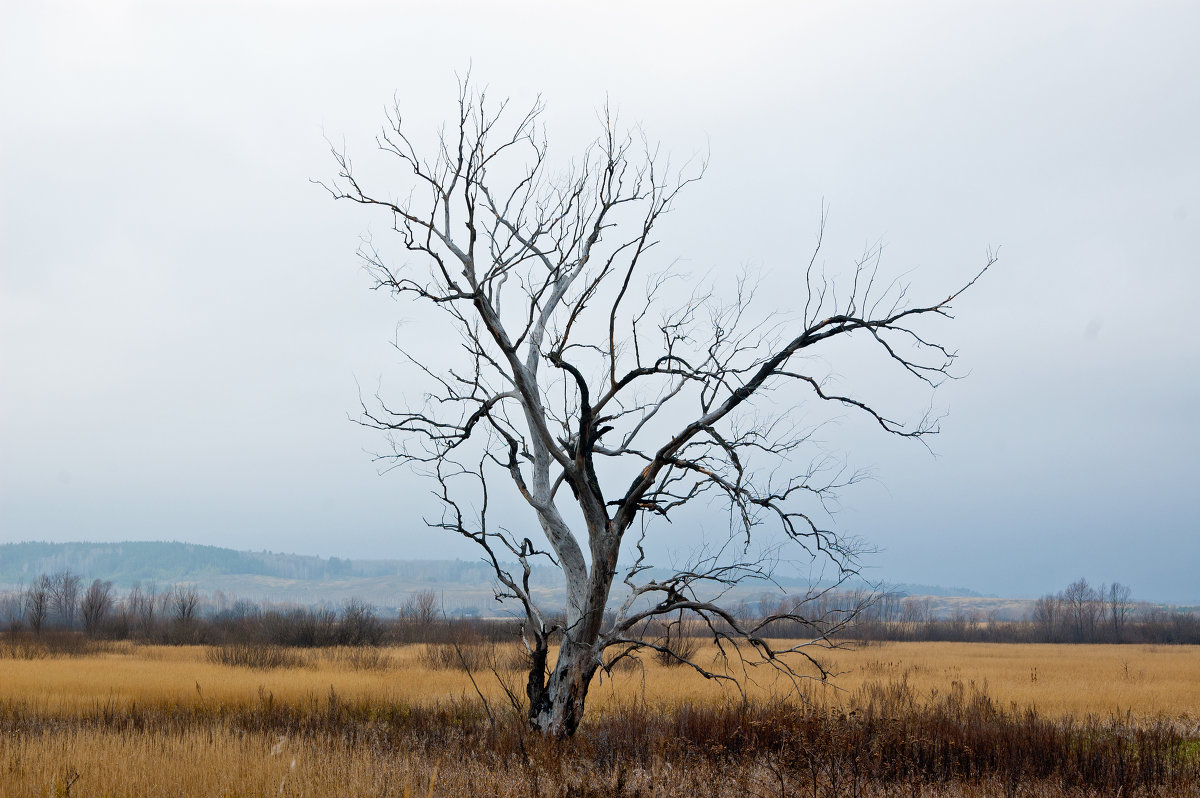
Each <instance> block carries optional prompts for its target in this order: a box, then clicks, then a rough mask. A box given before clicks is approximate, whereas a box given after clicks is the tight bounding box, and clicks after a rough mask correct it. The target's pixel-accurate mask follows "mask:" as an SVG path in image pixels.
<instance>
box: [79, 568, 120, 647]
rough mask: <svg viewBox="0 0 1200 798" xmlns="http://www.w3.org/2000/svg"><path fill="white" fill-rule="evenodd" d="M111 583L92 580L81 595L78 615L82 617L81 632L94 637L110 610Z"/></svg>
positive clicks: (111, 603) (111, 601)
mask: <svg viewBox="0 0 1200 798" xmlns="http://www.w3.org/2000/svg"><path fill="white" fill-rule="evenodd" d="M112 605H113V598H112V582H109V581H103V582H102V581H100V580H99V579H93V580H92V584H91V585H90V586H89V587H88V589H87V590H86V591H85V592H84V594H83V601H82V603H81V604H80V607H79V609H80V614H81V615H82V616H83V631H84V632H86V633H87V634H88V635H95V634H96V633H97V632H98V631H99V630H100V627H101V625H102V624H103V623H104V619H105V618H107V617H108V613H109V611H110V610H112Z"/></svg>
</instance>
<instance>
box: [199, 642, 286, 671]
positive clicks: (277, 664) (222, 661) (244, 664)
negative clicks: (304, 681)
mask: <svg viewBox="0 0 1200 798" xmlns="http://www.w3.org/2000/svg"><path fill="white" fill-rule="evenodd" d="M208 661H209V662H212V663H214V664H216V665H228V666H230V667H235V668H256V669H258V670H272V669H274V668H301V667H304V666H305V665H307V664H308V663H307V661H306V660H305V658H304V657H301V656H300V655H299V654H297V653H296V652H294V651H291V650H289V649H286V648H282V647H281V646H268V645H261V644H254V643H235V644H233V645H229V646H216V647H214V648H211V649H209V651H208Z"/></svg>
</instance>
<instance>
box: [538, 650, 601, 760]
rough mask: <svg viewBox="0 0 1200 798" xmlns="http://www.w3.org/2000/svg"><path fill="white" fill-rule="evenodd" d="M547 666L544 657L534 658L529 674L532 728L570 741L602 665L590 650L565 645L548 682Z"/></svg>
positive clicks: (581, 718) (581, 717)
mask: <svg viewBox="0 0 1200 798" xmlns="http://www.w3.org/2000/svg"><path fill="white" fill-rule="evenodd" d="M545 663H546V657H545V654H543V655H542V656H541V657H535V658H534V664H533V668H532V670H531V671H530V673H529V683H528V685H527V686H526V693H527V695H528V696H529V726H530V727H531V728H532V729H534V730H535V731H539V732H541V733H542V734H545V735H548V736H552V737H557V738H560V739H561V738H565V737H570V736H571V735H573V734H574V733H575V730H576V729H577V728H579V722H580V721H581V720H583V707H584V702H585V701H586V699H587V692H588V687H590V686H591V683H592V677H593V676H595V675H596V669H597V668H598V667H599V661H598V660H597V658H596V654H595V652H594V649H593V648H592V647H591V646H580V645H577V644H570V643H564V645H563V648H562V650H560V651H559V654H558V661H557V662H556V663H555V665H554V671H553V673H551V674H550V678H549V680H546V676H545Z"/></svg>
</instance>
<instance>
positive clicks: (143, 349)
mask: <svg viewBox="0 0 1200 798" xmlns="http://www.w3.org/2000/svg"><path fill="white" fill-rule="evenodd" d="M434 5H435V4H427V5H425V4H422V5H418V4H408V3H394V2H389V3H382V2H380V3H356V2H343V3H337V4H332V3H330V4H317V3H302V2H300V3H298V2H286V3H284V2H278V3H268V2H239V3H228V4H220V3H194V4H179V3H123V2H118V1H117V0H110V1H109V2H105V3H98V4H85V3H77V4H58V3H36V4H18V3H6V4H4V6H3V10H2V12H0V103H2V107H3V114H4V124H3V125H2V126H0V145H2V146H0V203H2V206H0V542H10V541H19V540H53V541H67V540H94V541H103V540H123V539H137V540H155V539H167V540H184V541H189V542H197V543H208V544H215V545H221V546H230V547H235V548H243V549H245V548H249V549H263V548H266V549H272V550H276V551H286V552H297V553H307V554H320V555H322V556H329V555H336V556H342V557H345V556H350V557H389V558H453V557H461V558H473V557H475V556H476V555H475V552H474V551H473V550H472V549H471V548H470V547H469V546H466V545H464V544H462V543H460V542H458V541H455V540H451V539H450V538H448V537H444V536H440V535H438V534H434V533H431V532H429V531H427V530H425V529H424V528H423V526H422V525H421V523H420V520H419V517H420V514H421V513H422V512H426V511H428V510H430V509H431V508H432V507H433V505H432V503H431V501H430V500H429V496H428V485H426V484H424V483H422V482H421V481H420V480H419V479H416V478H414V477H412V476H410V475H408V474H407V473H404V472H393V473H391V474H389V475H387V476H383V477H380V476H377V474H376V469H377V466H376V465H375V464H373V463H372V462H371V460H370V458H369V456H368V455H367V454H366V451H369V450H373V449H378V448H381V446H382V442H381V441H380V440H379V438H378V437H377V436H376V435H375V434H373V433H370V432H368V431H366V430H363V429H360V428H358V427H356V426H354V425H353V424H352V423H351V422H350V421H348V420H347V415H348V414H349V413H351V412H353V411H354V410H355V408H356V406H357V395H358V394H357V391H358V388H357V384H358V383H361V384H362V385H363V386H364V388H365V389H367V390H368V391H369V390H373V389H374V387H375V385H376V384H377V383H379V382H380V381H382V384H383V385H384V386H385V387H390V388H392V389H394V390H402V389H403V385H404V377H405V372H404V370H403V368H402V367H401V366H400V364H399V358H398V357H397V356H396V354H395V353H394V352H393V351H392V350H391V349H390V348H389V346H388V342H389V340H390V339H391V338H392V336H393V334H394V333H396V332H397V327H396V325H397V323H398V322H402V321H403V320H404V319H405V318H406V316H407V317H408V318H409V319H410V321H409V322H408V323H407V324H402V325H401V326H400V327H399V328H398V331H399V332H398V334H399V335H400V336H401V337H405V336H420V335H421V334H422V329H421V327H422V325H421V324H420V323H418V322H417V321H415V320H413V319H412V317H411V314H408V311H407V309H406V307H405V306H404V305H402V304H399V303H396V302H394V301H392V300H390V299H389V298H388V297H386V296H384V295H382V294H378V293H373V292H371V291H370V290H368V289H369V286H370V281H369V279H368V278H367V276H366V275H365V274H364V273H363V272H362V271H361V269H360V268H359V267H358V265H357V264H356V260H355V257H354V251H355V248H356V246H357V243H358V237H359V236H360V235H361V234H363V233H367V232H371V233H373V234H375V236H376V237H377V238H378V239H379V240H380V241H381V242H382V241H385V240H386V234H387V220H386V219H383V218H380V217H379V216H375V215H372V214H370V213H367V212H365V211H363V210H362V209H359V208H356V207H352V206H350V205H349V204H348V203H334V202H333V201H331V200H330V199H329V197H328V195H327V194H326V193H325V192H323V191H322V190H321V189H320V188H318V187H316V186H313V185H311V184H310V183H309V180H310V178H328V177H331V176H332V175H333V174H334V173H335V171H336V167H335V165H334V163H333V160H332V159H331V158H330V156H329V153H328V147H327V144H326V142H325V137H326V136H328V137H329V138H330V139H331V140H333V141H335V142H337V143H338V144H339V146H340V145H341V143H342V142H343V141H344V142H345V144H346V146H347V147H348V149H349V151H350V153H351V155H352V156H353V157H354V158H355V162H356V166H357V167H358V168H359V170H360V172H362V173H363V174H364V175H365V176H367V177H368V178H374V179H375V181H376V182H375V185H376V187H380V186H384V187H385V189H386V184H385V183H384V182H383V181H384V178H385V177H386V175H387V174H389V172H388V171H387V169H386V168H385V167H384V165H381V164H380V162H379V161H377V160H376V159H375V157H374V156H373V155H372V153H371V149H372V136H373V135H374V133H375V132H376V131H377V130H378V129H379V127H380V125H381V124H382V122H383V109H384V106H385V105H387V104H389V103H390V102H391V100H392V98H393V96H395V98H396V100H397V101H398V102H399V103H400V105H401V107H402V108H403V109H405V110H406V113H407V115H408V119H410V120H411V122H412V128H411V129H413V130H414V131H417V132H419V133H422V134H424V133H432V132H434V131H435V130H436V128H437V126H438V125H439V124H440V123H441V120H443V119H444V118H445V117H446V116H447V115H448V114H450V113H451V112H452V110H453V108H452V105H453V100H454V95H455V91H456V83H455V72H456V71H459V72H461V71H463V70H465V69H467V68H471V69H472V70H473V72H474V75H475V76H476V78H477V79H478V80H479V81H481V82H483V83H486V84H489V85H490V86H491V91H492V93H493V94H494V95H511V96H512V98H513V100H514V103H516V104H517V105H518V106H526V105H527V104H529V103H530V102H532V101H533V99H534V97H535V96H536V95H537V94H539V93H540V94H541V95H542V96H543V99H544V100H545V102H546V103H547V105H548V111H547V115H546V121H547V125H548V128H549V136H550V140H551V146H552V148H553V150H552V152H553V153H554V154H556V155H558V156H560V157H563V158H566V157H569V156H570V155H571V154H572V153H573V152H574V151H577V150H578V148H579V147H580V146H581V145H583V144H584V143H586V141H587V140H588V138H589V137H590V136H591V135H593V134H594V133H595V132H596V129H597V128H596V113H597V109H598V108H600V107H601V106H602V105H603V103H604V102H605V99H606V98H608V99H609V101H610V102H611V103H612V104H613V106H615V107H617V108H619V110H620V113H621V117H622V119H624V120H625V121H626V122H628V123H629V124H634V123H640V124H641V125H642V126H643V127H644V128H645V130H646V131H647V133H648V135H649V136H650V137H651V138H652V139H654V140H658V141H661V142H662V144H663V147H664V149H665V150H667V151H670V152H671V153H673V154H674V155H675V157H676V159H677V160H679V161H682V160H686V159H687V158H689V157H692V156H695V155H697V154H700V155H704V154H705V153H707V154H708V155H709V157H710V168H709V172H708V175H707V177H706V178H705V179H704V181H703V182H701V183H700V184H698V185H697V186H695V187H694V188H693V189H692V190H690V191H688V192H686V193H685V195H684V196H683V197H682V198H681V200H680V201H679V203H678V204H677V206H676V210H675V212H674V214H673V215H672V216H671V218H670V221H669V224H666V225H664V227H663V233H662V240H663V243H662V245H661V250H660V252H659V258H660V261H659V263H660V265H661V264H662V263H665V262H667V261H669V260H670V259H673V258H675V257H678V258H680V259H681V263H682V264H683V266H684V267H685V268H687V269H689V270H692V271H694V272H695V273H696V274H698V275H727V274H733V273H735V272H736V271H737V270H739V269H750V270H753V271H757V272H759V273H761V274H762V275H763V278H762V279H763V289H762V290H763V291H764V292H767V293H766V295H765V296H766V298H767V299H769V300H770V301H769V302H767V303H766V304H767V305H768V306H778V307H782V308H785V309H786V308H790V307H794V303H795V302H798V301H800V300H801V295H800V294H799V293H797V286H798V283H797V277H798V275H799V269H800V267H801V266H802V264H804V263H806V262H807V258H808V254H809V250H810V248H811V245H812V242H813V237H814V232H815V230H816V227H817V222H818V219H819V216H820V212H821V206H822V202H826V203H828V206H829V225H828V231H827V239H826V240H827V245H828V248H827V250H826V253H825V258H824V260H825V263H826V264H827V265H828V267H829V268H830V269H833V268H834V267H837V266H841V265H846V264H849V262H850V260H851V258H853V257H854V256H855V255H857V254H858V253H860V252H861V251H862V249H863V248H864V246H869V245H871V244H873V243H874V242H876V241H882V243H883V244H884V247H885V249H884V260H883V268H884V270H885V271H886V272H888V273H889V274H900V273H904V272H908V271H910V270H912V272H911V275H910V279H911V280H912V282H913V287H914V292H915V295H916V296H917V297H918V298H940V297H941V296H944V295H945V294H946V293H948V292H949V290H950V289H951V288H952V287H953V286H954V285H955V284H957V283H959V282H962V281H964V280H965V279H968V278H969V277H970V275H972V274H973V273H974V272H975V271H976V270H977V269H978V268H979V266H981V265H982V263H983V262H984V259H985V252H986V249H987V247H988V246H993V247H994V246H1001V247H1002V249H1001V260H1000V262H999V264H998V265H997V267H996V268H995V270H994V271H993V272H992V273H990V274H989V275H988V276H987V277H986V279H985V280H983V281H982V282H981V283H980V285H978V286H977V288H976V289H975V290H973V291H972V292H971V293H970V294H969V295H967V296H966V297H965V298H963V299H962V301H960V302H958V303H957V305H956V309H957V315H958V318H957V319H956V320H955V321H954V322H951V323H948V324H944V325H941V326H940V327H939V328H938V336H939V340H942V341H945V342H948V343H949V344H950V345H951V346H953V347H955V348H957V349H958V350H959V351H960V354H961V356H962V359H961V361H960V371H963V372H967V371H969V372H970V374H969V377H968V378H967V379H965V380H963V381H960V382H956V383H953V384H949V385H947V386H945V387H944V388H943V389H942V390H941V391H940V392H939V393H938V394H937V396H936V398H935V400H934V402H935V407H937V408H939V409H945V410H948V411H949V416H948V418H947V419H946V421H945V423H944V424H943V430H944V432H943V434H942V435H940V436H938V437H936V438H935V439H934V440H933V441H932V446H933V449H934V452H935V454H936V456H931V455H930V454H929V453H928V452H926V451H925V450H924V449H923V448H922V447H920V446H919V445H914V444H911V443H908V442H904V441H898V440H889V439H886V438H884V437H881V436H880V435H879V434H876V432H873V431H871V430H870V429H868V428H866V427H863V426H862V425H861V424H857V423H855V422H854V421H852V420H848V421H847V422H846V423H845V424H843V425H842V426H840V427H839V428H837V429H834V430H832V431H829V432H828V433H827V434H825V435H824V437H825V439H826V440H827V441H828V443H829V445H831V446H833V447H836V448H838V449H840V450H842V451H844V452H846V455H847V458H848V460H849V462H850V463H851V464H852V465H854V466H870V467H872V468H873V470H874V474H875V476H876V479H875V480H873V481H871V482H867V483H864V484H861V485H859V486H857V487H855V488H853V489H852V490H849V491H847V492H846V493H844V494H843V506H842V511H841V513H840V514H839V515H838V518H837V524H838V526H839V528H840V529H843V530H845V531H847V532H850V533H854V534H859V535H862V536H863V537H865V538H866V539H867V540H868V541H870V542H871V543H872V544H874V545H875V546H878V547H880V548H881V549H882V551H880V553H878V554H876V555H874V556H872V557H870V558H869V559H868V560H867V562H866V564H867V565H868V566H870V568H869V569H868V571H867V573H868V574H869V575H870V576H872V577H873V578H877V579H887V580H890V581H907V582H918V583H926V584H942V585H962V586H966V587H970V588H974V589H976V590H980V591H985V592H993V593H997V594H1001V595H1010V596H1029V595H1037V594H1040V593H1044V592H1048V591H1053V590H1058V589H1059V588H1061V587H1062V586H1064V585H1065V584H1067V583H1068V582H1069V581H1071V580H1073V579H1076V578H1078V577H1079V576H1086V577H1087V578H1088V579H1089V580H1092V581H1093V582H1103V581H1110V580H1118V581H1121V582H1125V583H1127V584H1129V585H1131V586H1132V587H1133V589H1134V592H1135V594H1136V595H1137V596H1139V597H1143V598H1148V599H1157V600H1171V601H1190V602H1195V601H1200V584H1198V582H1197V579H1196V576H1195V573H1196V567H1197V564H1198V563H1200V535H1198V534H1197V532H1198V531H1200V530H1198V528H1197V527H1198V524H1197V520H1196V519H1197V512H1196V499H1195V488H1194V483H1195V481H1196V477H1197V475H1198V474H1200V469H1198V468H1197V465H1198V463H1197V449H1198V446H1200V422H1198V421H1197V416H1196V406H1197V401H1198V400H1200V336H1197V335H1196V333H1195V332H1194V330H1193V326H1192V318H1191V315H1192V314H1191V304H1192V303H1193V301H1194V300H1195V297H1196V296H1197V295H1200V276H1198V270H1197V257H1196V254H1195V252H1196V241H1197V238H1198V237H1200V236H1198V234H1200V147H1198V146H1197V142H1200V55H1198V54H1197V49H1196V48H1195V46H1194V42H1193V41H1192V40H1193V39H1194V34H1195V32H1196V31H1197V30H1200V6H1197V5H1196V4H1193V3H1185V2H1178V3H1138V4H1131V3H1089V4H1087V5H1086V6H1084V5H1082V4H1078V3H1049V4H1047V3H1032V2H1030V3H1009V2H1005V3H970V4H964V3H958V2H944V3H904V4H892V3H882V2H881V3H858V2H844V3H822V4H817V3H794V4H792V3H789V4H784V3H778V4H774V3H770V4H769V3H749V4H738V5H736V6H730V5H728V4H719V5H718V4H704V3H665V2H664V3H657V4H633V3H619V2H618V3H604V4H586V5H580V6H577V7H574V8H570V9H566V10H564V9H562V8H559V7H558V4H550V3H504V4H498V3H457V2H456V3H447V4H437V5H436V7H434ZM400 189H401V187H400V186H399V185H397V186H396V190H397V191H399V190H400ZM831 365H832V367H833V368H834V369H835V370H837V371H839V372H843V371H846V372H847V373H848V372H853V370H854V363H852V362H848V363H846V364H845V365H843V364H841V363H838V362H832V363H831ZM862 384H863V385H865V386H866V388H865V390H867V391H868V392H870V393H871V395H872V396H874V397H878V398H881V399H882V400H883V401H884V402H885V403H889V402H890V403H889V404H887V409H889V410H893V409H894V410H895V411H896V412H897V413H899V414H901V415H902V416H903V417H905V418H908V417H911V415H912V414H913V413H920V412H921V410H922V409H923V405H922V403H923V402H925V401H926V400H925V399H923V398H921V397H920V396H919V395H918V394H915V393H911V392H909V391H908V390H907V388H906V389H905V390H904V391H895V390H894V386H896V385H902V384H904V381H903V380H900V379H899V378H898V377H897V375H896V373H895V372H889V373H888V374H887V375H884V376H881V377H879V378H878V379H877V380H872V379H867V380H866V382H865V383H862ZM893 393H894V394H896V395H892V394H893ZM686 527H687V525H686V524H685V525H683V526H682V527H677V528H676V529H675V530H674V531H673V532H672V533H671V534H670V535H668V536H666V537H664V538H663V539H662V540H660V541H659V542H658V543H657V544H656V548H655V549H654V550H655V551H656V552H657V553H658V554H659V556H661V557H664V558H665V557H669V556H673V555H675V554H677V553H678V552H680V551H686V550H687V548H688V547H689V546H690V545H692V543H691V540H692V539H691V538H690V537H689V535H690V534H691V532H692V531H691V530H689V529H688V528H686Z"/></svg>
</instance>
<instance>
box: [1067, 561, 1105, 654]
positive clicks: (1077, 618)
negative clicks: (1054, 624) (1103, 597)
mask: <svg viewBox="0 0 1200 798" xmlns="http://www.w3.org/2000/svg"><path fill="white" fill-rule="evenodd" d="M1063 601H1064V603H1065V604H1066V608H1067V612H1068V614H1069V616H1070V619H1071V631H1072V633H1073V635H1074V638H1075V641H1076V642H1082V641H1084V640H1090V639H1091V638H1092V637H1093V636H1094V634H1095V631H1096V619H1097V617H1098V616H1099V614H1100V606H1099V603H1100V597H1099V596H1098V595H1097V593H1096V591H1095V590H1093V589H1092V586H1091V585H1089V584H1088V581H1087V580H1086V579H1084V578H1082V577H1080V578H1079V579H1078V580H1076V581H1074V582H1072V583H1071V584H1069V585H1067V589H1066V590H1064V591H1063Z"/></svg>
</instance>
